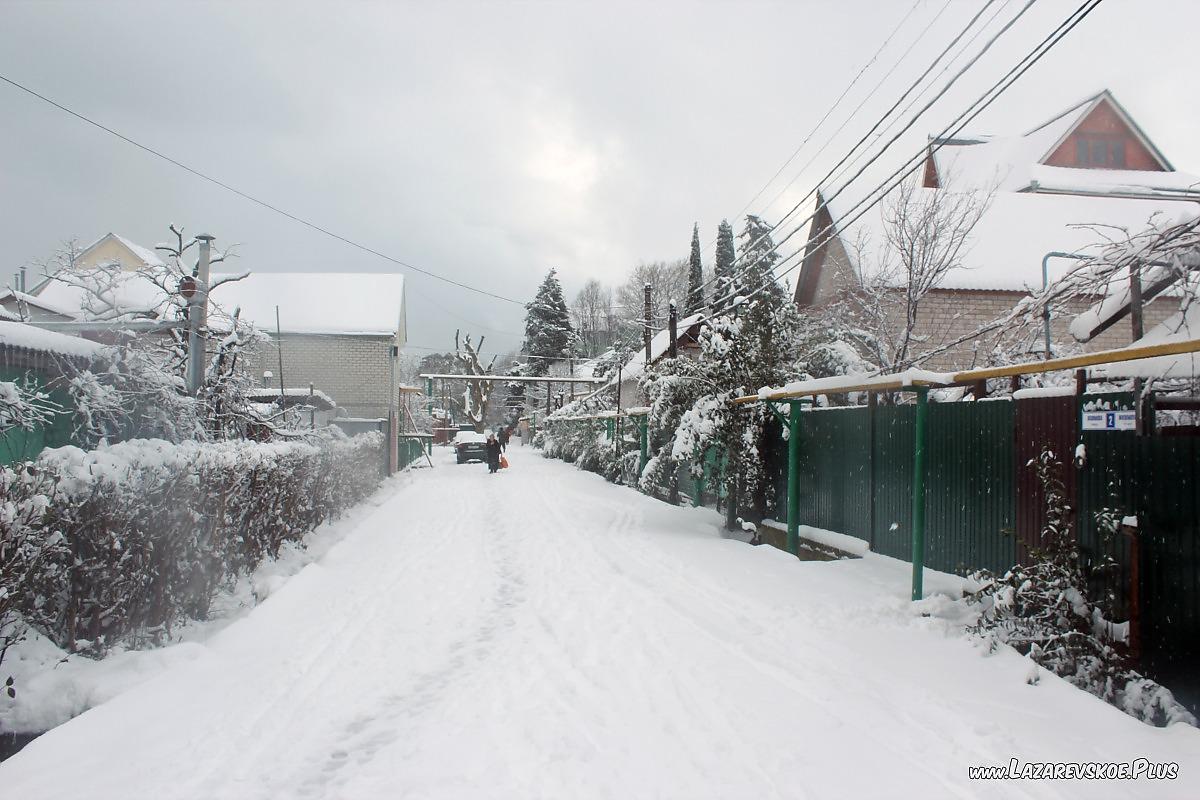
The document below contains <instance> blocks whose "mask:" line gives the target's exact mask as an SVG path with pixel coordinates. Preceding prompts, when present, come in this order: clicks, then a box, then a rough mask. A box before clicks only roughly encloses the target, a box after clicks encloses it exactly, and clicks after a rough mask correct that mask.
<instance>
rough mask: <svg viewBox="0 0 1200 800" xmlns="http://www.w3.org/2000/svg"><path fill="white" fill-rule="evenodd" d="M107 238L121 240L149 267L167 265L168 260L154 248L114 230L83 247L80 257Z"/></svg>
mask: <svg viewBox="0 0 1200 800" xmlns="http://www.w3.org/2000/svg"><path fill="white" fill-rule="evenodd" d="M107 240H115V241H117V242H120V243H121V244H122V245H123V246H124V247H125V248H126V249H127V250H129V252H131V253H133V255H134V256H135V257H137V258H139V259H140V260H141V261H142V263H143V264H145V265H146V266H149V267H164V266H166V262H164V261H163V260H162V257H161V256H159V254H158V253H156V252H154V251H153V250H151V249H150V248H148V247H143V246H141V245H140V244H138V243H137V242H134V241H131V240H130V239H126V238H125V237H124V236H122V235H120V234H119V233H112V232H109V233H106V234H104V235H103V236H101V237H100V238H99V239H97V240H96V241H94V242H92V243H91V244H89V245H88V246H87V247H85V248H83V249H82V250H81V251H80V257H82V256H85V255H87V253H88V251H90V250H92V249H94V248H95V247H97V246H98V245H99V244H100V243H101V242H104V241H107Z"/></svg>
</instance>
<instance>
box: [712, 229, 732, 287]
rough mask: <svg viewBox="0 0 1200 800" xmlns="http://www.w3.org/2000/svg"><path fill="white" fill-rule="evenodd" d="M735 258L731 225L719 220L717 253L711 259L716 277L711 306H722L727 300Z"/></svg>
mask: <svg viewBox="0 0 1200 800" xmlns="http://www.w3.org/2000/svg"><path fill="white" fill-rule="evenodd" d="M735 259H736V255H735V253H734V245H733V226H732V225H730V224H729V220H727V219H723V220H721V224H720V225H718V226H717V253H716V258H715V259H714V260H713V274H714V275H715V277H716V281H715V286H714V288H713V303H712V304H713V306H714V307H723V306H725V305H726V304H728V302H729V294H730V289H731V288H732V287H731V286H730V281H731V280H732V278H733V272H734V268H733V262H734V261H735Z"/></svg>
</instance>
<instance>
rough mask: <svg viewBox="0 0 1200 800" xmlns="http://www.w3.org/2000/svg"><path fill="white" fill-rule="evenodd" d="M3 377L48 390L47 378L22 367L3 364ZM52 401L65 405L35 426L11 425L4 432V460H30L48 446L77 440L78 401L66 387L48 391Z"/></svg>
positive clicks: (0, 446)
mask: <svg viewBox="0 0 1200 800" xmlns="http://www.w3.org/2000/svg"><path fill="white" fill-rule="evenodd" d="M0 381H14V382H19V383H23V382H26V381H28V382H29V385H31V386H32V387H36V388H38V389H39V390H45V382H44V380H43V379H42V377H41V376H40V375H38V374H37V373H35V372H33V371H31V370H26V369H21V368H19V367H0ZM46 394H47V396H48V399H49V400H50V402H52V403H54V404H55V405H56V406H58V407H59V408H61V409H63V411H62V412H61V413H57V414H54V415H53V417H52V418H51V420H50V421H49V422H48V423H46V424H44V425H37V426H35V427H34V428H32V429H29V430H26V429H24V428H11V429H9V430H8V431H6V432H4V433H0V464H5V465H6V464H14V463H16V462H18V461H29V460H32V459H34V458H36V457H37V454H38V453H40V452H42V450H44V449H45V448H47V447H62V446H63V445H68V444H77V442H76V441H75V438H74V434H75V424H74V411H73V409H74V407H75V406H74V403H73V401H72V400H71V396H70V395H69V394H68V393H67V392H66V391H64V390H62V389H58V388H55V389H50V390H49V391H46Z"/></svg>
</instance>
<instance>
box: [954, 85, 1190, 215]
mask: <svg viewBox="0 0 1200 800" xmlns="http://www.w3.org/2000/svg"><path fill="white" fill-rule="evenodd" d="M1101 103H1107V104H1108V106H1109V107H1110V108H1111V109H1112V110H1113V111H1114V112H1115V113H1116V114H1117V115H1118V117H1120V118H1121V119H1122V120H1123V121H1124V123H1125V124H1126V125H1127V126H1128V128H1129V130H1130V131H1131V132H1132V133H1133V135H1134V137H1135V138H1136V139H1137V140H1138V141H1139V142H1140V143H1141V144H1143V145H1144V146H1145V147H1146V149H1147V150H1148V151H1149V152H1150V153H1151V154H1152V155H1153V157H1154V158H1155V159H1156V160H1157V161H1158V162H1159V163H1160V164H1161V165H1162V167H1163V170H1164V171H1161V172H1160V171H1142V170H1115V169H1076V168H1073V167H1055V166H1049V165H1047V164H1044V163H1042V162H1044V161H1045V160H1046V159H1048V158H1049V157H1050V156H1051V155H1052V154H1053V153H1054V151H1055V150H1057V149H1058V147H1059V145H1061V144H1062V142H1063V141H1064V140H1065V139H1066V138H1067V136H1068V135H1069V134H1070V133H1071V132H1072V131H1073V130H1074V129H1075V127H1076V126H1077V125H1078V124H1079V123H1080V122H1082V121H1083V120H1084V118H1086V117H1087V116H1088V115H1089V114H1090V113H1091V112H1092V111H1093V110H1094V109H1095V108H1096V107H1097V106H1098V105H1100V104H1101ZM935 144H937V145H938V147H937V149H936V151H935V152H934V154H933V159H934V164H935V166H936V169H937V174H938V177H939V180H940V181H941V183H942V185H943V186H949V187H950V188H958V189H961V190H968V189H989V188H995V189H997V190H998V191H1005V192H1024V191H1064V192H1066V191H1077V192H1100V193H1105V194H1113V193H1118V194H1152V195H1162V196H1176V195H1178V194H1179V193H1180V192H1186V191H1187V190H1196V189H1197V188H1198V187H1197V185H1198V184H1200V178H1197V177H1196V176H1194V175H1188V174H1186V173H1182V172H1175V171H1174V168H1173V167H1172V166H1171V164H1170V162H1168V161H1167V159H1166V157H1165V156H1163V154H1162V153H1161V152H1160V151H1159V150H1158V148H1157V147H1155V145H1154V143H1153V142H1151V141H1150V138H1149V137H1148V136H1146V134H1145V133H1144V132H1143V131H1142V129H1141V128H1140V127H1138V125H1137V123H1136V122H1135V121H1134V120H1133V118H1132V117H1130V116H1129V114H1128V113H1127V112H1126V111H1125V109H1124V108H1123V107H1122V106H1121V104H1120V103H1118V102H1117V101H1116V98H1114V97H1113V96H1112V94H1111V93H1110V92H1108V91H1107V90H1106V91H1102V92H1099V93H1097V94H1093V95H1090V96H1089V97H1087V98H1085V99H1084V100H1082V101H1081V102H1079V103H1077V104H1075V105H1073V106H1071V107H1070V108H1068V109H1067V110H1066V111H1063V112H1061V113H1059V114H1058V115H1056V116H1055V117H1053V118H1052V119H1049V120H1047V121H1046V122H1043V123H1042V124H1040V125H1038V126H1037V127H1035V128H1033V129H1032V130H1030V131H1027V132H1026V133H1024V134H1021V135H1017V136H992V135H983V136H972V135H960V136H956V137H955V138H954V139H952V140H936V141H935Z"/></svg>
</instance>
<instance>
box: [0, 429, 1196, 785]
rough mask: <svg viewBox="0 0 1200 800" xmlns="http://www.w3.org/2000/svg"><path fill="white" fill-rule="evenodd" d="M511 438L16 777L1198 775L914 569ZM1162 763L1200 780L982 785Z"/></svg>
mask: <svg viewBox="0 0 1200 800" xmlns="http://www.w3.org/2000/svg"><path fill="white" fill-rule="evenodd" d="M508 457H509V461H510V462H511V463H512V468H511V469H509V470H505V471H502V472H501V473H499V474H498V475H489V474H487V471H486V468H484V467H483V466H482V465H477V464H475V465H463V466H456V465H454V464H453V463H452V460H453V454H452V452H450V451H448V450H443V449H439V450H438V461H437V467H436V468H435V469H434V470H426V471H423V472H421V473H420V474H418V475H416V477H415V478H414V479H413V480H412V481H411V482H410V483H409V484H407V485H402V486H398V487H395V488H394V489H393V493H392V494H391V496H390V497H388V498H387V499H386V500H385V501H384V502H382V503H381V504H380V505H379V506H378V508H375V509H372V510H371V511H370V513H368V514H364V515H363V518H362V519H361V521H360V523H359V524H358V526H357V529H356V530H354V531H353V532H352V533H350V534H349V535H347V536H346V537H345V538H344V539H343V540H342V541H340V542H339V543H337V544H336V545H334V546H333V547H331V548H330V549H328V552H326V553H325V554H324V555H323V557H321V558H320V559H319V560H318V561H316V562H314V563H310V564H308V565H307V566H306V567H304V568H303V569H302V570H301V571H300V572H299V573H298V574H296V575H295V576H294V577H292V578H291V579H289V580H288V581H287V582H286V583H284V584H283V585H282V586H279V587H278V588H277V589H276V590H275V591H274V592H273V593H272V594H271V596H270V597H269V598H268V599H267V600H266V601H265V602H263V603H262V604H261V605H259V606H257V607H256V608H255V609H254V610H253V611H251V612H250V613H249V614H247V615H245V616H244V617H243V618H241V619H239V620H237V621H235V622H233V623H232V624H230V625H228V626H226V627H225V628H224V629H222V630H220V631H219V632H217V633H215V634H214V635H212V636H211V637H209V638H207V639H206V640H205V641H204V642H202V643H194V644H191V645H188V646H189V647H191V648H192V650H193V652H192V653H191V654H190V657H188V658H186V659H178V660H175V661H173V663H169V664H167V665H165V667H164V668H163V669H162V670H161V671H160V672H159V673H158V674H157V675H156V676H155V677H153V678H151V679H149V680H146V681H144V682H142V683H140V684H138V685H136V686H133V687H132V688H129V689H128V690H126V691H124V692H123V693H121V694H119V695H117V696H116V697H114V698H113V699H111V700H109V701H108V702H106V703H103V704H102V705H99V706H98V707H96V708H93V709H92V710H90V711H88V712H87V713H85V714H83V715H82V716H80V717H78V718H76V719H74V720H72V721H71V722H69V723H67V724H65V725H63V726H61V727H59V728H57V729H55V730H53V731H51V732H50V733H48V734H46V735H45V736H43V737H41V738H40V739H38V740H36V741H34V742H33V743H32V744H30V745H29V746H28V747H26V748H25V750H23V751H22V752H21V753H19V754H17V755H16V756H14V757H13V758H12V759H10V760H9V761H7V762H5V763H3V764H0V786H3V787H4V795H5V796H6V797H8V796H11V797H21V798H27V799H28V800H35V799H36V798H58V797H88V798H155V800H159V799H161V800H167V799H169V798H213V797H219V798H223V799H226V798H235V799H238V800H240V799H241V798H246V800H252V799H254V798H355V799H359V798H398V797H420V798H472V797H481V798H507V797H513V798H542V797H544V798H565V797H569V798H630V797H670V798H676V797H678V798H706V797H722V798H725V797H727V798H744V797H763V798H768V797H797V798H817V797H913V796H921V797H929V798H937V797H1077V796H1087V797H1127V796H1165V797H1196V796H1200V769H1198V768H1197V767H1196V764H1200V758H1198V756H1200V732H1198V731H1196V730H1195V729H1192V728H1186V727H1181V726H1175V727H1172V728H1168V729H1156V728H1151V727H1148V726H1146V725H1143V724H1141V723H1139V722H1137V721H1135V720H1134V719H1132V718H1131V717H1128V716H1126V715H1124V714H1122V713H1121V712H1119V711H1117V710H1115V709H1113V708H1111V707H1109V706H1107V705H1105V704H1104V703H1102V702H1101V701H1099V700H1097V699H1096V698H1094V697H1092V696H1091V695H1088V694H1085V693H1083V692H1081V691H1078V690H1076V689H1074V688H1072V687H1070V686H1069V685H1067V684H1066V683H1064V682H1062V681H1060V680H1058V679H1057V678H1054V677H1052V676H1049V675H1044V674H1043V675H1042V677H1041V681H1040V683H1039V684H1038V685H1036V686H1031V685H1028V684H1027V683H1026V677H1027V676H1028V674H1029V672H1030V668H1029V662H1028V661H1026V660H1024V659H1022V658H1021V657H1019V656H1017V655H1016V654H1015V653H1013V652H1011V651H1006V652H1000V653H998V654H996V655H993V656H986V657H985V656H984V655H983V654H982V653H981V652H980V651H979V649H978V648H977V647H976V646H975V645H974V644H973V643H972V642H971V641H969V640H968V639H966V638H964V637H963V636H961V635H960V634H959V633H958V632H957V631H958V627H957V625H958V622H957V621H956V620H955V616H956V614H957V612H958V611H959V610H960V608H961V607H960V606H959V605H956V604H953V603H950V602H949V601H948V600H947V599H945V598H936V597H935V598H931V599H929V600H926V601H924V602H923V603H921V604H918V605H917V606H914V605H913V604H911V603H909V602H907V600H906V595H907V593H908V565H906V564H903V563H900V562H896V561H893V560H891V559H887V558H883V557H879V556H875V555H868V557H867V558H864V559H861V560H849V561H835V562H800V561H797V560H796V559H794V558H792V557H790V556H787V555H786V554H784V553H782V552H779V551H777V550H773V549H771V548H769V547H757V548H755V547H750V546H748V545H746V544H743V543H740V542H736V541H732V540H729V539H725V538H723V537H722V536H721V535H720V533H719V531H718V528H717V525H718V522H719V520H718V518H717V515H716V514H715V513H714V512H712V511H709V510H705V509H681V508H673V507H670V506H667V505H665V504H662V503H659V502H656V501H654V500H651V499H649V498H645V497H642V496H640V495H638V494H636V493H635V492H633V491H631V490H629V489H626V488H622V487H618V486H614V485H611V484H607V483H605V482H604V481H603V480H602V479H601V478H599V477H598V476H595V475H591V474H588V473H583V472H579V471H576V470H575V469H574V468H573V467H571V466H568V465H565V464H563V463H561V462H557V461H550V460H546V459H543V458H542V457H541V456H540V455H539V454H537V453H535V452H533V451H532V450H530V449H529V448H524V449H522V448H520V447H511V448H509V454H508ZM931 578H935V580H932V581H931V585H934V586H941V587H948V586H952V585H953V584H954V581H953V580H952V579H949V578H946V577H945V576H931ZM921 612H925V613H926V614H928V615H929V616H923V615H922V613H921ZM1138 756H1147V757H1149V758H1151V759H1152V760H1158V761H1175V762H1179V763H1180V765H1181V766H1180V777H1179V779H1178V780H1176V781H1172V782H1157V783H1152V782H1148V781H1141V782H1138V783H1136V784H1121V783H1117V782H1087V783H1084V782H1074V781H995V782H979V783H971V782H969V781H968V779H967V768H968V766H971V765H1000V764H1007V763H1008V760H1009V759H1010V758H1012V757H1017V758H1020V759H1022V761H1105V762H1107V761H1130V760H1132V759H1134V758H1136V757H1138Z"/></svg>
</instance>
